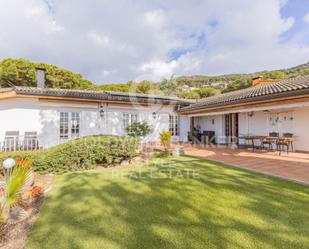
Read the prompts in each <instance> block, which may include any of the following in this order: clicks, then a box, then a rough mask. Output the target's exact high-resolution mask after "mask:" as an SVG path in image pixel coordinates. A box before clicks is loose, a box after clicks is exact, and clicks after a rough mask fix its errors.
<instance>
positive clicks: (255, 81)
mask: <svg viewBox="0 0 309 249" xmlns="http://www.w3.org/2000/svg"><path fill="white" fill-rule="evenodd" d="M261 81H262V76H257V77H255V78H252V86H256V85H258V84H259V83H260V82H261Z"/></svg>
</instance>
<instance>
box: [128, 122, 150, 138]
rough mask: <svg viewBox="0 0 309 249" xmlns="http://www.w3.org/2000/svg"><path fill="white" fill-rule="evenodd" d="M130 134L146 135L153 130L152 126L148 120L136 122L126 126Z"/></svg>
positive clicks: (136, 135)
mask: <svg viewBox="0 0 309 249" xmlns="http://www.w3.org/2000/svg"><path fill="white" fill-rule="evenodd" d="M126 131H127V132H128V135H129V136H133V137H145V136H147V135H148V134H150V132H151V131H152V127H151V126H150V125H149V124H148V123H147V122H134V123H133V124H131V125H129V126H128V127H127V128H126Z"/></svg>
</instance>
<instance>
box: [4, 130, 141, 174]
mask: <svg viewBox="0 0 309 249" xmlns="http://www.w3.org/2000/svg"><path fill="white" fill-rule="evenodd" d="M138 146H139V140H138V139H137V138H134V137H117V136H91V137H84V138H79V139H75V140H72V141H69V142H67V143H64V144H60V145H57V146H55V147H52V148H50V149H48V150H45V151H39V152H14V153H2V154H1V155H0V163H2V161H3V160H4V159H6V158H8V157H12V158H25V157H27V158H31V159H32V160H33V169H34V171H37V172H41V173H64V172H70V171H78V170H87V169H93V168H95V167H96V164H114V163H120V162H121V161H123V160H125V159H130V158H132V157H134V156H135V155H136V153H137V148H138Z"/></svg>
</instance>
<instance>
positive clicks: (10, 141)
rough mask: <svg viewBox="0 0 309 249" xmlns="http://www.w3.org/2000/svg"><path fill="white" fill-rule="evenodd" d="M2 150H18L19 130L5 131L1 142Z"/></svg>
mask: <svg viewBox="0 0 309 249" xmlns="http://www.w3.org/2000/svg"><path fill="white" fill-rule="evenodd" d="M3 150H4V151H16V150H19V131H6V132H5V137H4V144H3Z"/></svg>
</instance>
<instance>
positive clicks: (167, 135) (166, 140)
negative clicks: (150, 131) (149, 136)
mask: <svg viewBox="0 0 309 249" xmlns="http://www.w3.org/2000/svg"><path fill="white" fill-rule="evenodd" d="M160 141H161V145H162V146H163V147H164V149H165V151H167V150H168V149H169V147H170V146H171V142H172V133H171V132H170V131H162V132H161V133H160Z"/></svg>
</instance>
